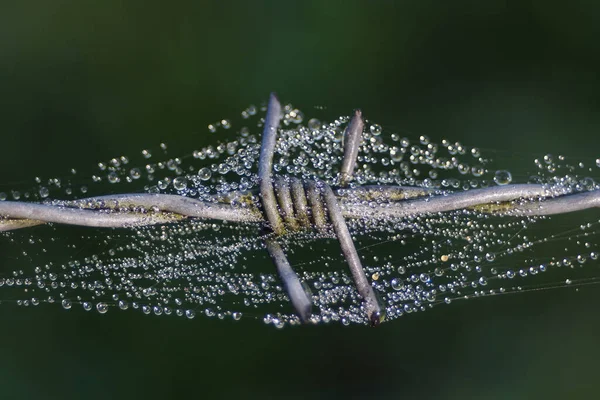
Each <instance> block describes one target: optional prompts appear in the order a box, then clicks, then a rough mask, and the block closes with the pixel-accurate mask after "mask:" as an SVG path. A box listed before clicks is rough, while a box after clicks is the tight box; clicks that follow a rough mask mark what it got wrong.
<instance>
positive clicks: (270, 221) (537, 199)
mask: <svg viewBox="0 0 600 400" xmlns="http://www.w3.org/2000/svg"><path fill="white" fill-rule="evenodd" d="M281 118H282V112H281V105H280V103H279V100H278V99H277V97H276V96H275V94H271V97H270V99H269V105H268V108H267V115H266V119H265V124H264V130H263V136H262V144H261V152H260V158H259V172H258V181H259V190H258V191H254V192H248V193H226V194H222V195H219V196H214V197H213V200H212V201H203V200H199V199H194V198H189V197H185V196H180V195H172V194H150V193H133V194H118V195H107V196H98V197H92V198H84V199H79V200H69V201H65V200H51V201H45V202H42V203H34V202H19V201H0V231H11V230H16V229H23V228H28V227H33V226H37V225H42V224H46V223H56V224H66V225H78V226H87V227H98V228H131V227H139V226H148V225H157V224H169V223H176V222H179V221H182V220H185V219H190V218H191V219H203V220H205V219H206V220H221V221H229V222H238V223H256V224H259V225H261V226H263V228H264V229H268V230H270V231H272V232H273V234H272V235H268V236H267V237H266V240H265V246H266V248H267V251H268V252H269V254H270V256H271V258H272V260H273V262H274V264H275V266H276V268H277V271H278V274H279V276H280V278H281V280H282V282H283V285H284V288H285V290H286V293H287V295H288V297H289V298H290V301H291V302H292V305H293V306H294V308H295V310H296V313H297V314H298V317H299V318H300V320H301V321H303V322H307V321H310V317H311V306H312V300H311V295H310V294H309V293H307V292H306V291H305V290H304V286H303V285H302V282H301V281H300V279H299V278H298V276H297V275H296V273H295V272H294V270H293V269H292V267H291V266H290V264H289V262H288V260H287V258H286V256H285V253H284V251H283V249H282V248H281V246H280V245H279V243H278V242H277V238H278V237H279V236H282V235H285V234H286V233H288V232H295V231H299V230H303V229H316V230H317V231H320V232H323V231H326V230H328V229H329V228H333V232H334V233H335V236H336V237H337V238H338V240H339V242H340V247H341V249H342V254H343V255H344V257H345V258H346V261H347V263H348V265H349V268H350V271H351V273H352V277H353V279H354V283H355V286H356V288H357V290H358V292H359V294H360V296H361V297H362V299H363V307H364V311H365V313H366V315H367V317H368V320H369V322H370V323H371V324H372V325H377V324H379V323H380V322H381V321H382V320H383V318H384V315H383V312H382V307H381V305H380V304H379V302H378V300H377V297H376V295H375V293H374V291H373V287H372V285H371V284H370V283H369V280H368V278H367V276H366V274H365V272H364V270H363V267H362V264H361V261H360V257H359V255H358V252H357V251H356V248H355V246H354V242H353V240H352V237H351V235H350V232H349V230H348V227H347V225H346V219H361V220H364V221H375V220H383V219H389V218H396V219H398V218H407V217H415V216H419V215H427V214H435V213H443V212H449V211H455V210H469V209H472V210H476V211H478V212H481V213H492V214H497V215H501V216H542V215H555V214H564V213H569V212H574V211H580V210H585V209H590V208H600V190H597V189H596V190H589V191H582V192H576V193H572V192H566V191H565V189H560V190H558V189H553V188H552V187H551V186H548V185H543V184H511V185H503V186H494V187H486V188H478V189H470V190H464V191H459V192H451V191H441V190H436V189H430V188H423V187H408V186H383V185H367V186H355V187H350V186H348V184H349V183H350V182H351V181H352V177H353V171H354V168H355V165H356V159H357V155H358V150H359V146H360V142H361V138H362V133H363V128H364V122H363V120H362V114H361V112H360V110H356V111H355V112H354V114H353V116H352V118H351V120H350V123H349V124H348V127H347V128H346V131H345V133H344V135H345V140H344V156H343V162H342V168H341V171H340V187H337V188H331V187H330V186H329V185H328V184H326V183H325V182H323V181H316V180H304V181H301V180H300V179H298V178H295V177H290V176H273V175H272V167H273V155H274V152H275V144H276V141H277V132H278V129H279V123H280V120H281ZM232 199H235V200H232Z"/></svg>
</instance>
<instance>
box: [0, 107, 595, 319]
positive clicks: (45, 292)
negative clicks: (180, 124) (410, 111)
mask: <svg viewBox="0 0 600 400" xmlns="http://www.w3.org/2000/svg"><path fill="white" fill-rule="evenodd" d="M265 111H266V107H264V106H262V107H256V106H249V107H248V108H246V109H245V110H243V111H242V113H241V118H239V119H240V121H239V123H234V122H232V121H231V120H228V119H223V120H220V121H218V122H215V123H211V124H209V125H208V127H207V132H206V133H205V134H206V135H214V134H215V133H216V132H220V133H224V135H219V137H233V136H235V137H234V138H233V140H231V141H228V142H218V141H217V140H215V143H214V144H212V145H209V146H206V147H204V148H201V149H198V150H194V151H193V152H191V153H190V154H186V155H183V156H181V157H170V156H169V155H168V152H167V145H166V144H160V146H158V148H157V149H153V150H151V149H146V150H143V151H141V154H139V155H136V156H134V157H127V156H120V157H115V158H113V159H110V160H108V161H103V162H99V163H98V165H97V168H96V170H95V171H93V172H92V173H91V174H90V176H86V177H85V179H84V180H85V183H84V184H81V183H75V182H80V179H74V177H78V178H80V177H79V175H80V174H79V173H78V172H77V171H76V170H75V169H73V170H72V171H70V172H71V173H70V176H67V177H60V178H51V179H41V178H35V187H34V188H33V189H29V190H24V191H23V190H11V191H8V192H0V201H2V200H35V201H50V200H51V199H55V198H61V199H65V197H66V199H76V198H85V197H88V196H93V195H101V194H105V193H104V192H103V191H107V190H109V191H110V192H111V193H132V192H139V191H144V192H147V193H170V194H178V195H181V196H187V197H193V198H197V199H201V200H204V201H224V199H225V200H226V201H230V202H235V201H239V199H240V198H242V196H250V197H251V198H253V199H254V201H258V198H257V197H256V196H257V195H256V193H257V190H256V189H257V184H258V178H257V169H258V166H257V164H258V159H259V154H260V132H261V130H262V125H263V123H264V113H265ZM348 122H349V117H347V116H341V117H338V118H336V119H334V120H333V121H331V122H328V123H325V122H321V121H320V120H318V119H316V118H312V119H308V120H306V119H305V117H304V114H303V113H302V111H300V110H298V109H297V108H295V107H293V106H292V105H286V106H285V107H284V118H283V121H282V128H281V130H280V132H279V138H278V141H277V145H276V155H275V159H274V173H275V174H276V175H289V176H296V177H299V178H301V179H305V180H309V179H310V180H319V181H323V182H325V183H327V184H329V185H332V186H335V185H337V184H338V183H339V182H338V180H339V170H340V166H341V161H342V157H343V140H344V135H343V133H344V129H345V127H346V125H347V124H348ZM237 126H239V128H237ZM407 136H409V135H401V134H397V133H388V132H386V131H385V130H384V129H383V128H382V127H381V126H380V125H378V124H376V123H373V122H370V121H366V129H365V132H364V135H363V141H362V143H361V148H360V152H359V156H358V163H357V168H356V171H355V176H354V180H353V182H352V183H351V185H352V186H361V185H403V186H415V187H422V188H427V189H432V190H435V191H436V192H437V193H439V194H443V193H446V192H448V191H457V190H471V189H475V188H481V187H487V186H491V185H506V184H509V183H511V182H513V177H512V174H511V172H509V171H508V170H507V169H503V168H495V167H493V161H492V160H491V159H489V158H487V157H486V156H484V155H483V154H482V151H481V150H479V149H478V148H476V147H467V146H465V145H463V144H461V143H459V142H455V141H449V140H445V139H444V140H441V141H440V142H439V143H438V142H435V141H432V140H431V139H429V138H428V137H426V136H420V137H418V138H416V139H414V140H412V139H410V138H409V137H407ZM215 137H216V135H215ZM595 164H596V165H595V166H593V167H589V166H586V165H584V164H583V163H579V162H576V163H569V162H568V161H567V160H565V157H562V156H557V157H553V156H551V155H546V156H544V157H542V158H538V159H535V160H534V168H533V170H534V172H533V174H532V175H531V176H530V177H529V179H527V181H528V182H532V183H542V184H546V185H548V188H549V190H551V191H552V193H555V194H566V193H573V192H578V191H585V190H597V189H599V185H598V183H597V181H596V180H594V178H593V177H591V176H593V175H594V173H597V170H596V169H594V168H595V167H600V159H597V160H595ZM373 206H374V207H376V206H378V204H377V201H375V202H374V204H373ZM545 220H547V218H541V217H537V218H534V217H513V218H496V217H493V216H490V215H489V214H484V213H481V212H477V211H474V210H462V211H457V212H450V213H445V214H443V215H431V216H415V217H411V218H403V219H401V220H393V219H388V220H380V221H362V220H352V221H348V223H349V227H350V229H351V233H352V235H353V237H354V238H355V240H356V245H357V248H358V250H359V254H360V255H361V256H362V257H363V263H364V265H365V269H366V271H367V272H368V275H369V277H370V278H371V281H372V283H373V286H374V288H375V289H376V292H377V293H378V295H379V297H380V299H381V302H382V304H383V306H384V308H385V310H386V314H387V316H386V318H387V320H393V319H395V318H397V317H399V316H401V315H404V314H407V313H412V312H416V311H424V310H426V309H429V308H431V307H432V306H434V305H437V304H448V303H451V302H452V301H453V300H455V299H464V298H471V297H481V296H487V295H496V294H500V293H506V292H514V291H520V290H523V288H524V287H525V286H522V285H520V284H519V283H513V281H515V280H517V279H519V278H523V279H531V278H532V277H534V276H537V275H539V274H540V273H543V272H546V271H550V270H555V269H563V270H564V269H568V268H572V267H573V266H574V265H584V264H585V263H586V262H588V261H592V262H593V261H596V260H597V259H598V242H597V240H596V241H594V235H595V234H597V232H598V224H599V223H600V221H592V222H587V223H586V224H582V225H581V226H579V227H575V229H574V230H569V231H567V233H564V232H563V233H561V232H559V233H558V234H553V233H549V232H547V231H542V232H541V233H539V232H538V233H536V232H533V233H532V230H531V227H532V226H535V225H537V224H538V223H540V222H543V221H545ZM52 229H54V230H55V232H56V237H52V238H50V239H44V241H45V242H44V243H42V239H40V238H38V237H36V235H35V234H30V233H26V232H25V231H23V232H15V233H8V234H4V236H5V238H6V239H7V240H9V241H11V242H12V243H16V242H24V241H27V242H29V243H31V245H32V246H31V247H32V249H30V250H27V254H24V255H22V259H23V260H24V261H26V262H25V265H26V266H25V267H23V268H19V269H15V270H14V271H12V274H9V275H8V276H7V275H6V274H5V275H4V277H2V278H0V286H1V287H4V288H5V289H6V288H9V289H11V291H12V292H13V293H12V294H13V295H14V296H16V297H15V298H16V300H15V301H16V303H17V304H19V305H23V306H35V305H38V304H40V303H60V304H61V305H62V307H63V308H65V309H72V308H74V307H80V308H81V309H83V310H84V311H90V310H94V309H95V310H96V311H98V312H99V313H101V314H104V313H106V312H107V311H108V310H109V309H111V308H118V309H121V310H127V309H135V310H140V311H142V312H143V313H144V314H151V315H177V316H182V317H187V318H194V317H195V316H196V315H197V314H199V313H200V314H204V315H206V316H209V317H213V316H214V317H218V318H220V319H227V318H229V319H233V320H239V319H241V318H242V317H243V316H245V317H251V318H257V319H262V320H264V322H265V323H269V324H273V325H275V326H277V327H282V326H285V325H286V324H298V323H299V320H298V318H297V317H296V316H295V314H294V312H293V309H292V307H291V305H290V304H289V301H288V298H287V296H286V295H285V292H284V290H283V287H282V285H281V283H280V281H279V279H278V277H277V275H276V274H275V271H274V268H273V266H272V263H271V261H270V259H269V258H268V255H267V254H266V252H265V251H264V244H263V238H262V237H261V234H260V227H259V226H258V225H257V224H251V223H245V224H232V223H218V222H212V221H194V220H191V221H185V222H181V223H177V224H170V225H163V226H151V227H144V228H135V229H131V230H123V231H117V230H114V231H110V232H109V233H106V232H104V231H94V232H91V233H89V235H87V234H84V236H82V240H83V241H88V242H89V241H91V240H96V241H98V242H99V243H101V244H102V246H98V247H101V248H102V250H100V249H96V250H94V251H92V252H91V254H89V255H86V256H79V255H77V256H73V257H72V259H70V260H68V261H66V262H55V261H44V260H45V259H46V258H47V257H48V256H49V253H51V250H48V249H49V248H51V247H52V243H55V244H56V246H60V245H61V243H63V241H62V240H61V238H60V237H59V236H60V233H59V232H60V230H62V229H68V228H67V227H53V228H52ZM333 238H334V235H333V233H330V234H329V235H327V234H325V235H323V234H317V233H315V232H300V233H297V234H294V235H293V236H291V237H286V238H283V244H284V247H285V248H286V252H287V253H288V254H289V256H290V258H291V259H292V263H293V264H294V262H293V259H294V257H295V255H297V254H301V253H306V252H305V250H307V249H308V250H311V251H310V254H311V257H309V259H308V260H306V259H303V260H302V262H300V263H296V264H294V268H295V269H296V271H297V272H298V274H299V276H300V278H301V280H302V281H303V282H304V283H305V284H306V285H307V287H308V290H310V291H311V293H312V298H313V303H314V306H313V314H314V315H313V317H312V319H313V322H329V321H339V322H341V323H342V324H344V325H348V324H351V323H359V324H366V323H368V321H367V319H366V317H365V313H364V310H362V308H361V299H360V297H359V296H358V293H357V291H356V289H355V288H354V285H353V282H352V279H351V277H350V275H349V273H348V272H347V268H346V265H345V263H344V262H343V258H342V257H341V255H340V254H339V250H337V249H336V250H332V249H333V248H335V246H336V244H335V241H333V240H331V239H333ZM3 239H4V238H0V240H3ZM321 239H326V240H325V244H323V240H321ZM327 239H329V241H327ZM63 240H66V239H63ZM557 242H558V243H561V244H562V243H565V242H568V243H569V249H567V248H566V247H565V246H563V247H562V248H559V249H558V251H557V250H556V247H557V246H554V244H555V243H557ZM332 243H333V244H332ZM398 245H401V247H398ZM544 246H546V247H549V246H553V247H552V249H553V250H554V251H555V252H556V255H548V256H544V257H541V256H536V255H532V253H531V250H532V249H533V248H536V247H541V248H544V249H545V248H546V247H544ZM67 247H68V248H71V249H73V252H74V253H76V254H77V252H76V251H75V250H76V246H75V245H72V244H71V245H67ZM559 247H560V246H559ZM36 249H38V252H39V253H40V260H39V261H38V264H36V265H33V266H31V265H29V266H27V261H28V260H29V262H32V261H30V260H31V255H32V253H33V252H35V251H36ZM399 249H400V250H399ZM562 267H565V268H562ZM533 282H536V281H533ZM564 282H565V284H569V283H570V282H571V280H570V279H565V280H564ZM15 292H16V293H15Z"/></svg>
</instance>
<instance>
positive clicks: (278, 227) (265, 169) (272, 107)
mask: <svg viewBox="0 0 600 400" xmlns="http://www.w3.org/2000/svg"><path fill="white" fill-rule="evenodd" d="M281 118H282V115H281V103H279V99H278V98H277V96H276V95H275V93H271V97H270V98H269V105H268V108H267V117H266V119H265V128H264V130H263V136H262V145H261V147H260V158H259V163H258V179H259V182H260V197H261V202H262V205H263V209H264V213H265V216H266V219H267V221H268V222H269V224H270V225H271V229H273V232H275V233H276V234H278V235H281V234H283V233H284V230H283V222H282V220H281V216H280V215H279V211H278V210H277V200H276V199H275V192H274V190H273V182H272V179H271V170H272V169H273V154H274V153H275V144H276V143H277V129H278V128H279V121H281Z"/></svg>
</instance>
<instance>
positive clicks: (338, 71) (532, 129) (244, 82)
mask: <svg viewBox="0 0 600 400" xmlns="http://www.w3.org/2000/svg"><path fill="white" fill-rule="evenodd" d="M599 17H600V7H599V6H598V5H597V4H596V3H594V2H583V1H580V2H578V1H575V2H570V3H568V5H567V4H566V3H561V4H557V5H553V4H552V2H543V1H540V2H537V3H535V2H506V1H497V2H495V1H487V2H480V1H472V2H468V1H454V2H443V1H414V2H393V1H381V2H313V3H300V2H272V3H268V4H258V3H257V2H214V3H212V4H210V3H209V4H205V3H202V2H189V3H184V2H177V3H176V4H170V5H166V3H165V5H154V4H149V3H148V2H117V1H104V2H92V1H87V2H84V1H72V2H69V1H58V0H54V1H38V2H14V4H12V5H8V4H3V5H2V6H1V7H0V55H1V62H0V88H1V92H0V93H1V95H0V106H1V107H0V127H1V130H0V132H1V138H2V142H1V145H0V166H1V168H0V182H1V183H2V184H6V183H10V182H22V181H28V182H32V178H33V177H34V176H43V177H52V176H60V175H64V174H65V173H66V172H68V171H69V170H70V169H71V168H73V167H75V168H80V167H81V168H89V167H93V165H94V164H95V162H97V161H98V160H106V159H109V158H111V157H113V156H116V155H121V154H127V155H128V154H134V153H137V152H139V151H140V149H142V148H145V147H149V146H155V145H156V144H157V143H160V142H161V141H166V142H168V143H169V144H170V145H172V146H174V148H179V149H184V151H188V152H189V151H190V150H191V149H192V148H199V147H201V146H202V145H205V144H207V143H212V142H214V141H215V137H214V136H211V135H210V134H209V133H208V132H207V129H206V126H207V124H208V123H211V122H214V121H216V120H218V119H220V118H224V117H231V116H234V115H238V113H239V111H240V110H242V109H243V108H245V107H246V106H248V105H249V104H251V103H255V104H256V103H260V102H261V101H264V100H266V98H267V95H268V93H269V92H270V91H272V90H274V91H277V92H278V93H279V95H280V97H281V98H282V100H284V101H289V102H293V103H294V104H295V105H297V106H299V107H300V108H302V109H303V110H304V111H305V112H306V113H307V114H310V112H311V110H312V106H325V107H327V110H326V111H325V114H326V115H328V116H329V117H331V118H333V117H335V116H337V115H339V114H348V113H349V112H350V110H351V109H353V108H355V107H361V108H362V109H363V111H364V113H365V115H366V116H367V118H369V119H371V120H375V121H378V122H380V123H381V124H382V125H384V126H385V127H389V128H390V129H405V130H408V131H413V132H418V133H425V134H428V135H430V136H431V137H432V138H435V139H439V138H441V137H448V138H451V139H454V140H460V141H462V142H463V143H465V144H467V145H477V146H480V147H485V148H492V149H498V150H502V151H505V153H504V154H508V157H507V159H508V160H509V161H510V167H511V168H514V169H520V170H523V169H524V168H531V167H532V166H533V164H532V162H531V160H532V159H533V158H534V157H536V156H540V155H543V154H544V153H546V152H551V153H555V154H556V153H559V152H560V153H564V154H567V155H572V156H576V157H578V158H580V159H582V160H587V161H591V160H593V159H594V158H596V157H598V156H599V155H600V151H599V150H598V144H599V141H598V131H599V128H600V115H599V113H598V104H600V98H599V97H600V95H599V93H600V80H599V79H598V71H600V68H599V67H600V58H599V55H600V51H599V50H600V48H599V45H598V43H599V42H598V38H599V37H600V36H599V34H600V25H599V24H598V23H597V21H598V18H599ZM232 134H233V133H232ZM524 155H525V156H524ZM7 188H10V185H3V186H2V189H4V190H5V189H7ZM589 218H590V219H591V220H597V219H598V213H597V212H590V213H589ZM64 232H65V234H68V229H65V230H64ZM0 239H1V238H0ZM65 257H67V253H65ZM0 269H2V271H6V270H10V269H11V265H10V260H7V259H5V258H4V259H3V258H2V257H1V255H0ZM599 304H600V290H599V289H598V288H597V287H594V286H592V287H588V288H583V289H580V290H579V291H578V292H576V291H574V290H570V289H561V290H553V291H545V292H540V293H534V294H523V295H515V296H505V297H501V298H488V299H483V300H477V301H469V302H464V303H462V304H461V303H460V302H458V303H456V304H454V305H452V306H449V307H438V308H437V309H434V310H432V311H429V312H426V313H422V314H417V315H411V316H409V317H403V318H401V319H400V320H397V321H394V322H392V323H389V324H384V325H383V326H382V327H380V328H378V329H368V328H363V327H346V328H344V327H340V326H335V325H331V326H316V327H302V328H293V329H284V330H283V331H278V330H275V329H274V328H272V327H269V326H264V325H263V324H262V323H260V322H255V321H252V320H249V321H245V322H239V323H233V322H230V321H227V322H223V321H218V320H213V319H208V318H201V317H199V318H196V319H195V320H193V321H187V320H185V321H184V320H180V319H179V318H169V317H145V316H142V315H141V314H139V313H133V312H131V313H127V312H126V313H121V312H111V313H108V314H107V315H99V314H97V313H84V312H83V311H71V312H66V311H64V310H62V309H61V308H60V307H59V306H54V307H52V306H43V307H38V308H35V309H30V308H29V309H21V308H16V307H14V306H11V305H2V306H0V315H1V318H2V319H1V321H2V329H1V330H0V350H1V354H2V358H1V361H0V398H3V399H4V398H6V399H49V398H52V399H54V398H56V399H124V398H146V399H150V398H157V399H159V398H160V399H171V398H227V397H237V398H254V397H257V398H275V397H285V398H298V399H304V398H338V397H339V398H358V397H366V398H399V397H401V398H407V399H411V398H461V399H464V398H477V399H480V398H488V399H489V398H492V399H504V398H511V399H529V398H545V399H551V398H570V399H573V398H594V397H597V395H598V394H597V393H598V392H599V391H600V383H599V382H598V380H597V378H596V376H597V370H596V368H597V360H598V359H599V358H600V344H599V343H598V341H597V339H598V337H600V318H599V317H598V314H597V308H598V305H599Z"/></svg>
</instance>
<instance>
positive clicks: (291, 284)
mask: <svg viewBox="0 0 600 400" xmlns="http://www.w3.org/2000/svg"><path fill="white" fill-rule="evenodd" d="M265 244H266V246H267V251H268V252H269V255H270V256H271V259H272V260H273V262H274V263H275V266H276V268H277V272H278V274H279V277H280V278H281V281H282V282H283V286H284V289H285V291H286V293H287V295H288V297H289V298H290V301H291V302H292V305H293V306H294V309H295V310H296V313H297V314H298V317H300V321H302V322H304V323H305V322H308V321H309V320H310V316H311V312H312V311H311V309H312V301H311V299H310V296H309V294H308V293H307V292H306V290H305V289H304V285H302V282H300V279H299V278H298V275H296V273H295V272H294V270H293V269H292V267H291V266H290V263H289V262H288V260H287V257H286V256H285V253H284V252H283V249H282V248H281V246H280V245H279V243H277V242H276V241H275V240H274V239H272V238H269V239H267V240H266V242H265Z"/></svg>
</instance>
